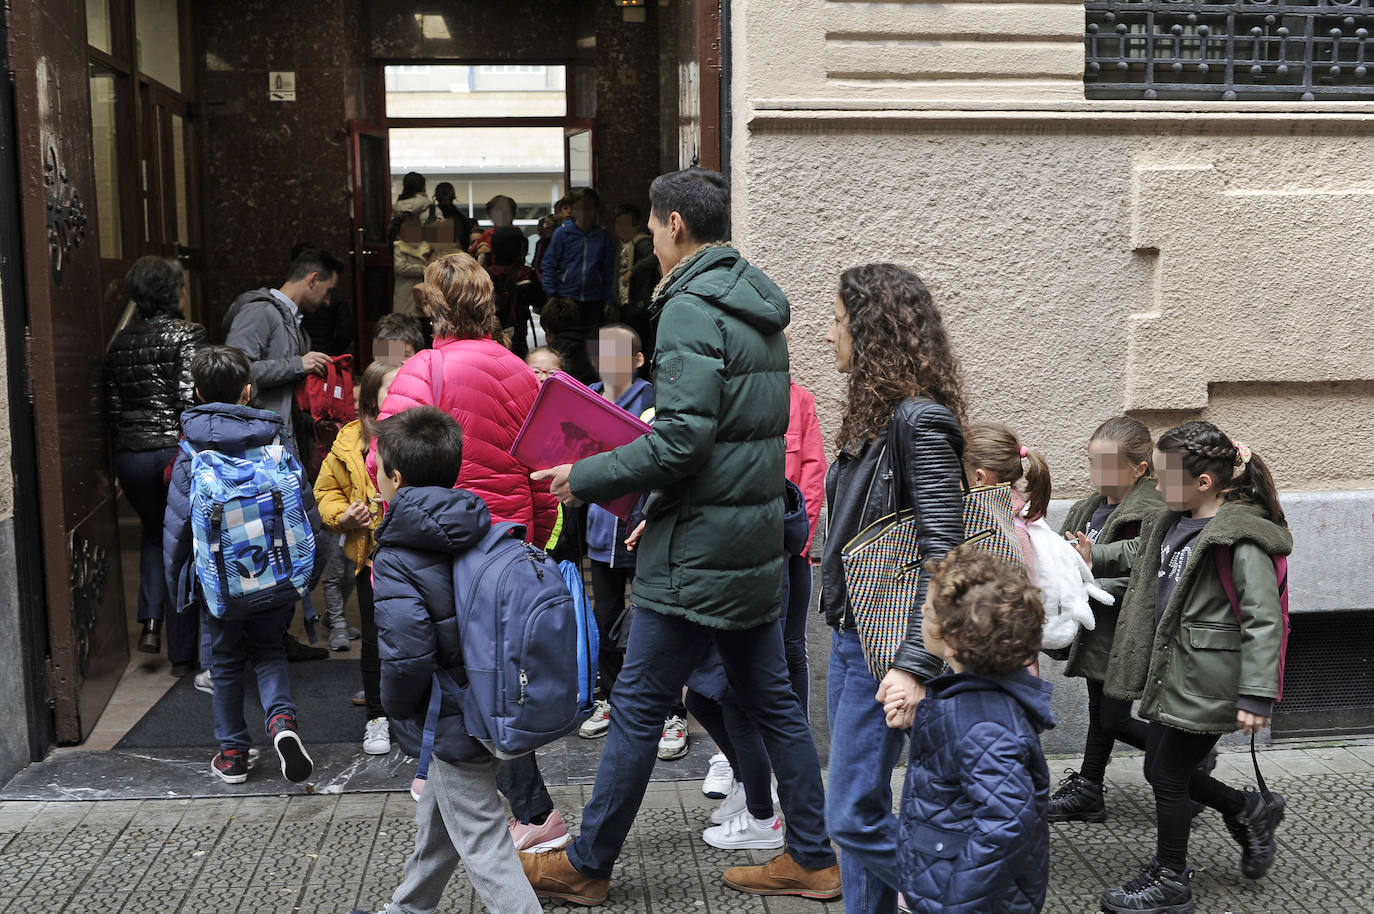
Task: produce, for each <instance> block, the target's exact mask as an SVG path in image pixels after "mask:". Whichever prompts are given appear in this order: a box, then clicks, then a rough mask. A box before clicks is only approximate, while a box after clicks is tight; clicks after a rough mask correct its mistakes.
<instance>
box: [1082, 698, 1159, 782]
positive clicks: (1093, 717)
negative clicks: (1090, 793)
mask: <svg viewBox="0 0 1374 914" xmlns="http://www.w3.org/2000/svg"><path fill="white" fill-rule="evenodd" d="M1146 729H1147V727H1146V724H1145V721H1143V720H1140V719H1139V718H1137V717H1135V716H1134V715H1133V714H1131V703H1130V702H1129V701H1122V700H1121V699H1119V698H1113V697H1111V696H1110V695H1107V694H1105V693H1104V692H1103V691H1102V681H1101V680H1100V679H1089V680H1088V739H1087V743H1086V745H1085V746H1084V747H1083V770H1082V771H1080V772H1079V774H1081V775H1083V777H1085V778H1087V779H1088V780H1089V781H1092V782H1093V783H1094V784H1101V783H1102V778H1103V777H1105V776H1106V774H1107V763H1108V762H1110V761H1111V760H1112V744H1113V743H1115V742H1116V741H1117V740H1121V742H1123V743H1125V744H1126V745H1128V746H1134V747H1135V748H1137V749H1139V750H1141V751H1142V752H1143V751H1144V750H1145V732H1146Z"/></svg>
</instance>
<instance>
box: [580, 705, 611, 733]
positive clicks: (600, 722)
mask: <svg viewBox="0 0 1374 914" xmlns="http://www.w3.org/2000/svg"><path fill="white" fill-rule="evenodd" d="M609 729H611V703H610V702H609V701H597V703H596V704H595V705H594V706H593V707H592V716H591V717H589V718H587V719H586V720H584V721H582V726H580V727H578V728H577V735H578V736H580V737H582V738H583V739H596V738H597V737H598V736H605V735H606V731H607V730H609Z"/></svg>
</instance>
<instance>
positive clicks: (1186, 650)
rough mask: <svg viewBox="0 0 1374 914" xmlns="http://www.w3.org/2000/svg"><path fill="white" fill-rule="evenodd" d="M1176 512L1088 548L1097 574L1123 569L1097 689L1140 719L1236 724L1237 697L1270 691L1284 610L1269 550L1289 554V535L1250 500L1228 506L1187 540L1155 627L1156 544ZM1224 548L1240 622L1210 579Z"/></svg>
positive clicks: (1210, 728) (1198, 729)
mask: <svg viewBox="0 0 1374 914" xmlns="http://www.w3.org/2000/svg"><path fill="white" fill-rule="evenodd" d="M1179 516H1180V515H1179V514H1178V513H1177V512H1174V511H1170V510H1169V509H1167V508H1165V509H1163V510H1161V511H1158V512H1156V513H1154V514H1153V515H1151V516H1150V517H1148V518H1146V519H1145V521H1144V523H1143V524H1142V525H1141V530H1140V536H1139V537H1138V538H1136V539H1134V540H1123V541H1121V542H1117V543H1111V544H1109V545H1106V546H1095V547H1094V548H1093V569H1094V571H1096V572H1097V573H1098V574H1102V575H1103V576H1106V575H1109V574H1113V573H1121V572H1122V571H1124V570H1125V569H1126V568H1130V570H1131V582H1130V586H1129V588H1128V589H1127V591H1126V599H1125V602H1124V604H1123V605H1122V607H1121V617H1120V619H1119V621H1118V622H1117V629H1116V640H1115V642H1114V643H1113V645H1112V654H1111V661H1110V663H1109V664H1108V667H1107V678H1106V680H1105V690H1106V692H1107V694H1108V695H1111V696H1112V697H1114V698H1120V699H1133V698H1139V699H1140V706H1139V713H1140V716H1141V717H1144V718H1146V719H1147V720H1153V721H1158V722H1159V723H1162V724H1168V725H1169V726H1171V727H1176V728H1178V729H1180V730H1190V731H1192V732H1195V733H1229V732H1231V731H1232V730H1235V729H1236V700H1237V699H1238V698H1240V697H1241V696H1248V697H1251V698H1258V699H1267V700H1269V701H1272V700H1273V699H1274V698H1275V696H1276V695H1277V694H1278V685H1279V646H1280V641H1281V638H1282V633H1283V615H1282V611H1281V607H1280V604H1279V589H1278V580H1277V577H1276V575H1275V572H1274V561H1273V559H1272V558H1271V556H1273V555H1288V554H1289V553H1290V552H1292V551H1293V535H1292V534H1291V533H1289V532H1288V530H1287V528H1285V527H1281V526H1279V525H1278V524H1276V523H1274V522H1273V521H1271V520H1270V519H1269V518H1268V516H1267V515H1266V514H1265V513H1264V511H1263V510H1261V509H1260V508H1258V507H1256V506H1254V505H1246V504H1239V503H1236V502H1228V503H1226V504H1224V505H1222V507H1221V510H1220V511H1218V512H1217V515H1216V516H1215V517H1214V518H1212V520H1211V521H1210V522H1209V523H1208V524H1207V526H1206V527H1203V528H1202V532H1201V533H1199V534H1198V536H1197V539H1196V540H1194V541H1193V544H1192V555H1190V556H1189V557H1188V562H1187V564H1186V565H1184V567H1183V576H1182V577H1181V578H1180V579H1179V582H1178V586H1177V587H1175V588H1174V592H1173V595H1172V596H1171V597H1170V598H1169V603H1168V605H1167V606H1165V607H1164V614H1163V615H1162V616H1161V617H1160V620H1159V625H1158V626H1156V625H1155V594H1156V591H1157V583H1158V580H1159V568H1160V556H1159V553H1160V547H1161V545H1163V542H1164V537H1165V535H1166V534H1167V533H1168V531H1169V528H1170V527H1171V526H1173V523H1174V521H1176V520H1178V518H1179ZM1217 546H1230V547H1231V569H1232V576H1233V577H1234V579H1235V585H1236V592H1237V594H1239V596H1240V620H1239V621H1237V619H1236V614H1235V613H1234V612H1233V611H1232V609H1231V602H1230V600H1228V599H1227V597H1226V591H1225V590H1223V589H1222V586H1221V578H1220V577H1219V576H1218V575H1217V572H1216V565H1215V564H1214V563H1215V561H1216V560H1215V559H1214V558H1213V556H1212V550H1213V548H1215V547H1217Z"/></svg>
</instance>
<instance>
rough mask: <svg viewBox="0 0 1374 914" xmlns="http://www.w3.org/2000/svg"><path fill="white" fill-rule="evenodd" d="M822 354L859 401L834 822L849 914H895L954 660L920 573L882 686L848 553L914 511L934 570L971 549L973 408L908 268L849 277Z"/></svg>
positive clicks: (847, 495)
mask: <svg viewBox="0 0 1374 914" xmlns="http://www.w3.org/2000/svg"><path fill="white" fill-rule="evenodd" d="M826 342H828V343H830V345H831V346H832V347H833V349H834V351H835V367H836V368H838V369H839V371H840V372H841V373H843V374H847V375H849V384H848V386H849V392H848V399H847V401H846V403H845V410H844V418H843V421H842V422H841V424H840V434H839V438H838V440H837V441H836V445H837V449H838V451H839V454H838V457H837V458H836V460H835V462H834V463H833V464H831V466H830V471H829V473H828V474H827V476H826V484H825V488H826V501H827V503H828V504H829V506H830V522H829V528H828V532H827V535H826V540H825V556H824V558H823V560H822V564H821V609H822V611H823V612H824V613H825V618H826V622H827V623H829V625H830V626H831V627H832V628H833V629H834V630H835V634H834V636H833V639H832V647H831V654H830V671H829V683H828V705H829V712H830V746H831V749H830V781H829V788H828V790H827V792H826V808H825V814H826V819H827V821H828V823H829V825H830V833H831V837H832V838H833V839H834V841H835V843H836V844H838V845H839V846H840V848H841V849H842V850H843V853H842V854H841V856H840V868H841V878H842V881H843V884H844V908H845V911H846V912H848V914H893V912H894V911H896V909H897V890H898V888H899V886H900V883H899V881H898V874H897V870H898V868H897V819H896V817H895V816H894V815H893V814H892V786H891V779H892V771H893V768H895V767H896V764H897V758H898V756H899V755H900V754H901V752H902V749H903V747H904V746H905V745H906V742H907V739H906V733H905V732H904V731H905V730H906V729H908V728H910V726H911V720H912V716H913V715H914V713H915V711H916V704H917V702H919V701H920V700H921V699H922V698H923V697H924V696H925V683H926V681H927V680H929V679H931V678H933V677H935V676H937V675H939V673H940V670H941V668H942V667H943V666H944V660H943V659H942V658H940V657H937V656H935V655H934V654H931V653H930V652H929V651H927V650H926V648H925V644H924V642H923V641H922V639H921V606H922V605H923V604H924V602H925V597H926V588H927V583H928V578H929V574H928V571H927V570H926V567H923V568H922V570H921V572H920V579H919V581H920V583H919V594H918V596H917V598H916V601H915V603H914V604H913V605H912V606H911V608H910V615H909V618H908V622H907V635H906V639H905V640H904V641H903V643H902V645H901V646H900V648H899V649H898V651H897V654H896V657H895V658H894V660H893V664H892V668H891V669H890V670H889V671H888V672H887V675H885V676H884V677H883V679H882V682H879V681H878V680H876V679H874V678H873V674H872V673H871V672H870V671H869V668H868V664H867V662H866V661H865V659H864V652H863V648H862V646H861V645H860V643H859V636H858V633H857V632H856V631H855V627H854V616H853V610H852V608H851V606H850V603H849V596H848V593H847V591H846V588H845V580H844V566H843V563H842V562H841V559H840V553H841V551H842V550H843V549H844V547H845V544H846V543H848V542H849V541H850V540H851V539H853V538H854V536H855V535H856V534H857V533H858V532H859V531H860V530H862V529H863V528H864V527H866V526H867V525H868V524H871V523H872V522H874V521H876V520H878V519H879V518H881V517H883V516H885V515H887V514H890V513H892V511H893V510H894V509H897V508H915V509H916V511H917V524H918V529H919V533H920V544H921V555H922V559H923V561H924V565H925V566H927V567H928V566H929V565H930V563H931V562H932V561H933V560H935V559H938V558H941V557H942V556H944V555H945V553H947V552H949V551H950V550H951V549H954V548H956V547H958V546H959V545H960V544H961V543H962V542H963V539H964V520H963V492H962V483H961V479H962V473H961V467H962V460H963V452H964V435H963V431H962V425H963V419H964V399H963V395H962V393H961V391H960V386H961V384H960V377H959V362H958V359H956V358H955V357H954V353H953V351H952V349H951V348H950V345H949V338H948V336H947V335H946V333H945V326H944V321H943V319H942V318H941V317H940V312H939V310H938V309H937V308H936V307H935V305H934V303H933V302H932V301H931V298H930V293H929V292H928V291H927V290H926V287H925V284H924V283H922V282H921V280H920V277H918V276H917V275H916V274H915V273H913V272H912V271H910V270H908V269H906V268H905V267H900V266H897V265H895V264H889V263H878V264H868V265H865V266H860V267H854V268H852V269H849V270H846V271H845V272H844V273H843V274H842V275H841V276H840V289H839V295H838V296H837V297H836V299H835V320H834V323H833V324H832V325H831V328H830V332H829V333H828V334H827V335H826ZM884 704H886V705H887V706H888V708H890V709H891V710H890V711H885V710H884Z"/></svg>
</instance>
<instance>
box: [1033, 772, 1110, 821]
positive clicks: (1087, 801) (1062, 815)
mask: <svg viewBox="0 0 1374 914" xmlns="http://www.w3.org/2000/svg"><path fill="white" fill-rule="evenodd" d="M1065 773H1066V774H1067V775H1068V777H1066V778H1064V780H1062V781H1060V782H1059V789H1058V790H1056V791H1055V792H1054V794H1053V795H1051V796H1050V808H1049V814H1048V815H1047V816H1046V817H1045V818H1046V819H1047V820H1048V821H1050V822H1105V821H1107V804H1106V802H1105V801H1104V799H1103V794H1105V793H1106V792H1107V788H1105V787H1103V786H1102V785H1101V784H1098V783H1095V782H1093V781H1090V780H1088V779H1087V778H1085V777H1083V775H1081V774H1079V773H1078V772H1077V771H1073V770H1072V769H1066V771H1065Z"/></svg>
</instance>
